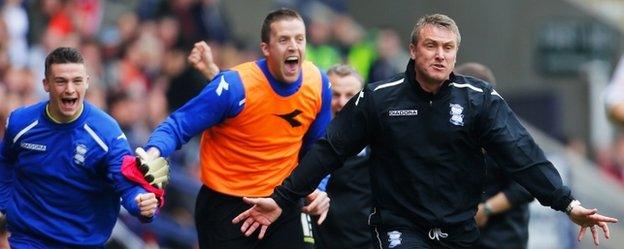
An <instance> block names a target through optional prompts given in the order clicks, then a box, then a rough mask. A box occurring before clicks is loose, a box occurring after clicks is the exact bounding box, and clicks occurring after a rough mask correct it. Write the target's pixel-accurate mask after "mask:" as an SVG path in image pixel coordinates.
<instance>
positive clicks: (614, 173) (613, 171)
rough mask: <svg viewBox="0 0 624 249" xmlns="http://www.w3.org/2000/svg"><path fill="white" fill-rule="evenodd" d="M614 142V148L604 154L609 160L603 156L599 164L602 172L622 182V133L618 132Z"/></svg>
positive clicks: (623, 171)
mask: <svg viewBox="0 0 624 249" xmlns="http://www.w3.org/2000/svg"><path fill="white" fill-rule="evenodd" d="M614 143H615V144H614V146H613V148H614V149H613V150H612V151H611V152H609V153H608V154H607V155H606V157H608V159H609V160H604V158H603V160H602V163H601V164H600V166H601V167H602V170H603V172H604V173H606V174H607V175H608V176H610V177H612V178H614V179H615V180H617V181H618V182H620V183H621V184H624V134H619V135H618V137H617V139H616V140H615V142H614ZM603 156H604V155H603Z"/></svg>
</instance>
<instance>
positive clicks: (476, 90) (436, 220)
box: [272, 60, 573, 228]
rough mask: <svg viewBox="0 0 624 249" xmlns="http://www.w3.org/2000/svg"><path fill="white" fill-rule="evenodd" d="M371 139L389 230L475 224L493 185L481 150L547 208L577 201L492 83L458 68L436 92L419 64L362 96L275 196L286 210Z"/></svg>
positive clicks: (377, 193)
mask: <svg viewBox="0 0 624 249" xmlns="http://www.w3.org/2000/svg"><path fill="white" fill-rule="evenodd" d="M366 145H370V148H371V154H370V167H371V168H370V174H371V187H372V193H373V206H374V207H375V209H376V211H377V212H379V213H380V217H381V218H380V219H381V220H380V221H379V222H380V224H381V225H383V226H410V225H420V226H421V227H422V226H427V227H441V228H442V227H448V226H453V225H461V224H466V223H467V222H472V223H473V224H474V215H475V212H476V207H477V204H478V203H479V201H480V199H481V194H482V190H483V187H484V182H485V163H484V158H483V157H484V155H483V153H482V152H481V148H485V150H487V152H488V153H490V155H491V156H492V157H493V158H494V159H495V160H496V162H497V163H498V164H499V165H501V166H502V167H503V168H504V170H505V171H507V172H509V173H510V175H511V176H512V177H513V179H514V180H516V181H517V182H518V183H520V184H521V185H522V186H523V187H525V188H526V189H527V190H528V191H529V192H530V193H531V194H532V195H533V196H535V197H536V198H537V199H538V200H539V201H540V202H541V203H542V204H543V205H547V206H551V207H552V208H553V209H555V210H564V209H565V207H566V206H567V205H568V204H569V203H570V202H571V201H572V198H573V197H572V196H571V193H570V189H569V188H568V187H566V186H564V185H562V181H561V177H560V175H559V173H558V172H557V170H556V169H555V167H554V166H553V165H552V163H550V162H549V161H548V160H546V158H545V156H544V153H543V151H542V150H541V149H540V148H539V147H538V146H537V144H535V142H534V141H533V139H532V138H531V136H530V135H529V134H528V132H527V131H526V129H525V128H524V127H523V126H522V125H521V124H520V122H519V121H518V119H517V118H516V116H515V114H514V113H513V112H512V111H511V109H510V108H509V106H508V105H507V104H506V102H505V101H504V99H503V98H502V97H501V96H500V95H499V94H498V93H497V92H496V91H495V90H493V89H492V86H491V85H489V84H488V83H485V82H483V81H481V80H478V79H475V78H472V77H465V76H461V75H454V74H451V75H450V78H449V80H447V81H446V82H444V84H443V86H442V87H441V88H440V89H439V91H438V92H437V93H436V94H431V93H427V92H425V91H424V90H422V88H421V87H420V86H419V85H418V83H417V82H416V81H415V71H414V61H413V60H410V62H409V64H408V65H407V70H406V72H405V73H403V74H399V75H397V76H395V77H393V78H392V79H390V80H387V81H384V82H377V83H372V84H368V85H367V86H366V88H365V89H364V90H362V91H361V92H360V93H359V94H358V95H356V96H354V97H353V98H352V99H351V100H350V101H349V102H348V103H347V105H346V106H345V107H344V108H343V109H342V111H341V112H340V113H339V114H338V115H337V116H336V117H335V118H334V120H333V121H332V122H331V123H330V125H329V126H328V128H327V134H326V136H325V138H323V139H321V140H319V141H318V142H317V143H316V144H314V146H313V147H312V149H311V151H309V152H308V153H307V154H306V156H305V157H304V158H303V160H302V161H301V162H300V164H299V166H297V168H296V169H295V170H294V171H293V173H292V174H291V176H290V177H288V178H287V179H286V180H285V181H284V182H283V183H282V185H281V186H278V187H277V188H276V190H275V192H274V194H273V195H272V197H273V198H274V199H275V201H276V202H277V203H278V204H279V205H280V206H282V207H283V206H284V205H292V204H293V203H296V202H297V200H298V199H299V198H300V197H303V196H306V195H307V194H309V193H311V192H312V191H313V190H314V189H315V187H316V186H317V184H318V183H319V182H320V181H321V179H322V178H323V177H324V176H325V175H327V174H328V173H330V172H331V171H333V170H335V169H336V168H337V167H340V166H341V165H342V162H343V161H344V160H345V159H346V158H348V157H350V156H352V155H355V154H356V153H358V152H360V151H361V150H362V149H363V148H364V147H365V146H366Z"/></svg>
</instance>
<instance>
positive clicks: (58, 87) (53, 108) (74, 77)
mask: <svg viewBox="0 0 624 249" xmlns="http://www.w3.org/2000/svg"><path fill="white" fill-rule="evenodd" d="M88 79H89V78H88V76H87V72H86V69H85V65H84V64H79V63H63V64H52V65H51V67H50V72H49V73H48V75H46V78H45V79H43V87H44V89H45V91H46V92H48V93H49V95H50V102H49V106H48V108H49V111H50V113H51V115H52V117H53V118H54V119H56V120H57V121H60V122H68V121H71V120H74V119H75V118H76V117H78V115H80V111H81V110H82V105H83V101H84V96H85V93H86V91H87V88H88V87H89V82H88Z"/></svg>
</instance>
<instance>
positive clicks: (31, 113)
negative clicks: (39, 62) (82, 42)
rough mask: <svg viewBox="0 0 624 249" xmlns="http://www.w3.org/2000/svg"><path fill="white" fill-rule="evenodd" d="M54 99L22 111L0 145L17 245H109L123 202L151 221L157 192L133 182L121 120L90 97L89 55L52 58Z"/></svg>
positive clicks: (0, 180)
mask: <svg viewBox="0 0 624 249" xmlns="http://www.w3.org/2000/svg"><path fill="white" fill-rule="evenodd" d="M43 87H44V88H45V90H46V92H48V93H49V100H47V101H43V102H40V103H38V104H35V105H32V106H28V107H22V108H18V109H17V110H15V111H13V112H12V113H11V114H10V116H9V118H8V121H7V126H6V132H5V135H4V139H3V141H2V143H0V211H1V212H2V213H6V218H7V222H8V230H9V231H10V232H11V237H10V239H9V243H10V245H11V247H12V248H14V249H15V248H17V249H19V248H103V247H104V243H105V242H106V241H107V240H108V238H109V237H110V234H111V231H112V228H113V226H114V224H115V221H116V220H117V215H118V214H119V205H120V204H121V205H123V206H124V207H125V208H126V209H127V210H128V211H129V212H130V213H131V214H132V215H134V216H137V217H140V218H141V219H142V220H144V221H150V220H151V218H152V217H153V216H154V214H155V213H156V211H157V208H158V200H157V199H156V197H155V196H154V194H153V193H147V191H146V190H145V189H143V188H141V187H139V186H138V185H136V184H133V183H131V182H129V181H128V180H126V179H125V178H124V176H123V175H122V174H121V172H120V171H121V164H122V158H123V157H124V156H128V155H132V152H131V151H130V146H129V145H128V141H127V140H126V137H125V135H124V134H123V132H122V131H121V129H120V128H119V125H118V124H117V122H116V121H115V120H114V119H113V118H111V117H110V116H109V115H107V114H106V113H104V112H103V111H101V110H99V109H98V108H97V107H95V106H93V105H91V104H90V103H88V102H85V101H84V96H85V92H86V90H87V88H88V87H89V77H88V76H87V73H86V69H85V65H84V59H83V57H82V55H81V54H80V52H79V51H78V50H76V49H73V48H57V49H55V50H54V51H52V53H50V54H49V55H48V56H47V58H46V61H45V79H43Z"/></svg>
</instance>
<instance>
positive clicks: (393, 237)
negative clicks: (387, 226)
mask: <svg viewBox="0 0 624 249" xmlns="http://www.w3.org/2000/svg"><path fill="white" fill-rule="evenodd" d="M388 242H390V244H388V248H394V247H396V246H398V245H400V244H401V232H399V231H390V232H388Z"/></svg>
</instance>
